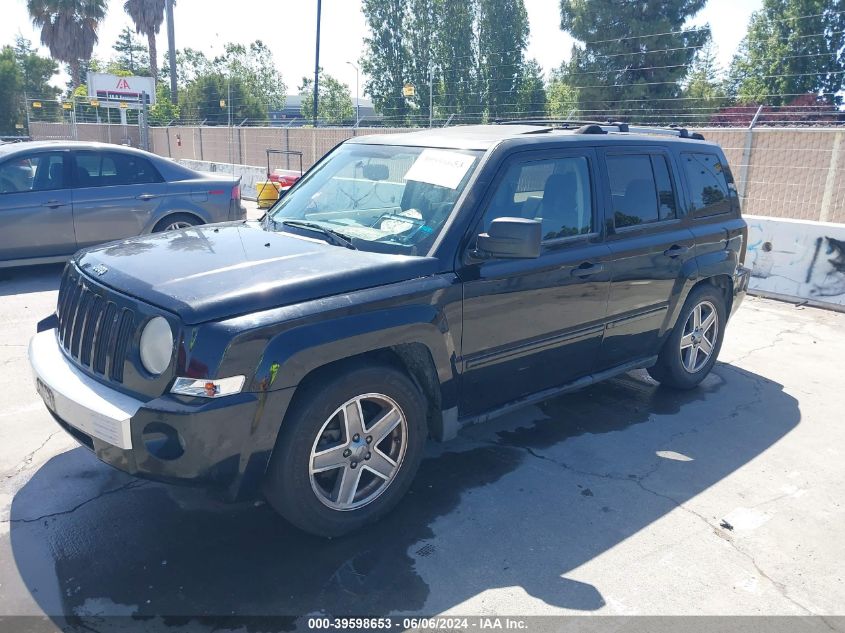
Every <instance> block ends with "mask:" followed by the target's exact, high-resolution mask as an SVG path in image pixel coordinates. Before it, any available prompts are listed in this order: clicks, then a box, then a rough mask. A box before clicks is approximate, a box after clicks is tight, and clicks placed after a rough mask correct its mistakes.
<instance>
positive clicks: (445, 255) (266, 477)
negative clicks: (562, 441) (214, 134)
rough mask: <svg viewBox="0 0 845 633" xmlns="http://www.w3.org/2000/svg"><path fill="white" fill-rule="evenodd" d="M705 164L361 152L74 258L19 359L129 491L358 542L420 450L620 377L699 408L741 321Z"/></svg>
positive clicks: (737, 273)
mask: <svg viewBox="0 0 845 633" xmlns="http://www.w3.org/2000/svg"><path fill="white" fill-rule="evenodd" d="M746 236H747V232H746V225H745V222H744V221H743V220H742V218H741V217H740V210H739V204H738V201H737V196H736V192H735V187H734V183H733V179H732V177H731V172H730V169H729V168H728V165H727V163H726V161H725V156H724V154H723V153H722V151H721V149H720V148H719V147H718V146H716V145H714V144H711V143H707V142H705V141H704V140H703V139H702V138H701V137H700V136H699V135H697V134H689V133H687V132H686V131H685V130H674V129H646V128H640V129H636V128H634V127H628V126H626V125H624V124H613V125H596V124H592V125H583V126H580V127H578V126H575V125H566V124H563V125H548V124H545V125H541V124H535V125H490V126H472V127H456V128H450V129H438V130H428V131H421V132H413V133H408V134H397V135H389V136H366V137H358V138H355V139H352V140H350V141H347V142H346V143H343V144H341V145H340V146H338V147H337V148H336V149H335V150H333V151H332V152H330V153H329V154H328V155H327V156H325V157H324V158H323V159H322V160H321V161H320V162H319V163H317V164H316V165H315V166H314V167H313V168H312V169H311V170H310V171H309V172H308V173H307V174H306V175H305V177H304V178H302V179H301V180H300V181H299V182H298V183H297V184H296V185H295V186H294V187H293V188H292V189H291V191H290V192H289V193H288V194H287V195H286V196H285V197H283V198H282V199H281V200H280V201H279V202H278V203H277V204H276V205H275V206H274V207H273V208H272V209H271V210H270V211H269V212H268V214H267V215H266V216H265V217H264V218H263V220H261V221H260V222H249V221H248V222H233V223H228V224H219V225H209V226H204V227H187V228H184V229H180V230H175V231H171V232H167V233H162V234H158V235H151V236H146V237H142V238H133V239H129V240H125V241H122V242H116V243H112V244H107V245H105V246H100V247H96V248H92V249H89V250H87V251H83V252H80V253H79V254H77V255H76V256H75V257H74V258H73V259H72V260H71V261H70V262H69V263H68V265H67V267H66V269H65V272H64V277H63V279H62V283H61V289H60V292H59V299H58V307H57V311H56V314H55V315H53V316H52V317H50V318H49V319H46V320H45V321H44V322H42V324H40V326H39V330H40V333H39V334H37V335H36V336H35V337H34V338H33V339H32V342H31V344H30V350H29V354H30V361H31V363H32V366H33V369H34V372H35V375H36V378H37V387H38V390H39V393H40V394H41V396H42V398H43V400H44V402H45V403H46V405H47V406H48V407H49V409H50V411H51V412H52V413H53V415H54V416H55V418H56V420H57V421H58V423H59V424H60V425H62V426H63V427H64V428H65V429H66V430H67V431H68V432H69V433H70V434H72V435H73V436H74V437H75V438H77V439H78V441H79V442H81V443H82V444H84V445H85V446H87V447H88V448H90V449H91V450H92V451H94V452H95V453H96V455H97V457H99V458H100V459H101V460H103V461H105V462H106V463H108V464H111V465H112V466H115V467H116V468H119V469H121V470H124V471H126V472H129V473H132V474H136V475H139V476H143V477H150V478H154V479H159V480H164V481H190V482H197V483H203V484H206V485H209V486H215V487H218V488H220V489H222V490H223V491H225V493H226V496H227V497H229V498H232V499H235V498H242V497H244V496H245V495H248V494H250V493H254V492H257V491H258V490H259V489H263V492H264V494H265V496H266V498H267V499H268V500H269V502H270V503H271V504H272V505H273V507H274V508H276V509H277V510H278V511H279V512H280V513H281V514H282V515H284V516H285V517H286V518H287V519H288V520H290V521H291V522H292V523H294V524H296V525H297V526H299V527H300V528H302V529H304V530H307V531H310V532H314V533H316V534H322V535H328V536H331V535H338V534H342V533H344V532H347V531H350V530H353V529H355V528H358V527H360V526H361V525H363V524H365V523H367V522H370V521H373V520H375V519H376V518H378V517H379V516H381V515H383V514H385V512H387V511H388V510H389V509H390V508H391V507H392V506H393V505H394V504H396V503H397V502H398V501H399V499H400V498H401V497H402V495H403V494H404V493H405V492H406V491H407V489H408V486H409V485H410V483H411V480H412V478H413V477H414V473H415V471H416V470H417V467H418V466H419V463H420V460H421V458H422V454H423V447H424V444H425V441H426V438H427V437H429V436H431V437H433V438H436V439H438V440H445V439H449V438H451V437H453V436H454V435H455V434H456V433H457V432H458V430H459V429H460V428H461V427H462V426H464V425H466V424H470V423H473V422H479V421H483V420H487V419H489V418H491V417H492V416H495V415H497V414H499V413H502V412H505V411H508V410H511V409H513V408H514V407H516V406H519V405H523V404H526V403H531V402H536V401H538V400H541V399H545V398H548V397H550V396H554V395H556V394H560V393H563V392H566V391H569V390H572V389H576V388H579V387H583V386H584V385H589V384H590V383H593V382H595V381H598V380H602V379H605V378H608V377H610V376H614V375H616V374H619V373H621V372H625V371H629V370H632V369H635V368H642V367H646V368H648V370H649V372H650V373H651V375H652V376H653V377H654V378H655V379H657V380H658V381H660V382H661V383H663V384H665V385H668V386H671V387H676V388H681V389H689V388H693V387H695V386H696V385H697V384H698V383H699V382H700V381H701V380H702V379H703V378H704V377H705V376H706V375H707V373H708V372H709V371H710V369H711V368H712V367H713V364H714V363H715V361H716V357H717V355H718V353H719V348H720V346H721V343H722V337H723V335H724V332H725V325H726V322H727V320H728V317H729V315H730V314H731V313H733V311H735V310H736V309H737V307H738V305H739V303H740V301H741V300H742V298H743V296H744V294H745V291H746V287H747V283H748V274H749V271H748V270H747V269H746V268H744V267H743V265H742V262H743V258H744V254H745V243H746Z"/></svg>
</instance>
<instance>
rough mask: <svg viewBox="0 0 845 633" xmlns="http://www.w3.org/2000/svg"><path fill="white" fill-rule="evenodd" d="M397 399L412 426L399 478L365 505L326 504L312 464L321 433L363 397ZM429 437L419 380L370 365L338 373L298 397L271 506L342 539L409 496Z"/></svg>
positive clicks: (284, 435) (279, 453) (274, 470)
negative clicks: (342, 408)
mask: <svg viewBox="0 0 845 633" xmlns="http://www.w3.org/2000/svg"><path fill="white" fill-rule="evenodd" d="M373 392H375V393H381V394H384V395H386V396H388V397H390V398H391V399H392V400H394V401H395V402H396V403H397V404H398V405H399V407H400V408H401V409H402V412H403V413H404V415H405V419H406V421H407V424H408V438H407V446H406V448H405V457H404V459H403V460H402V465H401V466H400V468H399V472H398V473H397V474H396V478H395V479H394V480H393V482H392V483H391V484H390V485H389V486H388V487H387V489H386V490H385V491H384V492H383V493H382V494H381V495H380V496H379V497H378V498H377V499H375V500H374V501H372V502H371V503H369V504H367V505H366V506H364V507H362V508H359V509H356V510H348V511H340V510H333V509H331V508H329V507H327V506H325V505H324V504H323V503H322V502H321V501H320V500H319V499H318V498H317V496H316V494H315V493H314V491H313V489H312V488H311V478H310V474H309V469H308V466H309V460H310V458H311V449H312V447H313V444H314V440H315V439H316V436H317V433H318V432H319V431H320V429H321V428H322V427H323V424H325V422H326V420H327V419H328V417H329V416H330V415H331V414H332V413H333V412H334V411H335V410H336V409H337V408H338V407H339V406H340V405H341V404H343V403H344V402H346V401H348V400H350V399H352V398H354V397H355V396H358V395H361V394H364V393H373ZM426 436H427V424H426V406H425V400H424V399H423V397H422V395H421V394H420V391H419V389H418V388H417V387H416V385H415V384H414V382H413V381H412V380H411V379H410V378H408V377H407V376H406V375H405V374H404V373H402V372H401V371H399V370H397V369H395V368H393V367H391V366H387V365H368V366H361V367H357V368H353V369H352V370H351V371H346V372H343V373H341V374H338V375H335V376H333V377H332V378H330V379H329V380H327V381H326V382H323V383H321V384H320V385H319V386H317V387H311V388H307V389H306V390H305V391H304V392H303V393H302V394H301V396H300V397H298V398H297V400H296V402H295V404H294V406H293V408H292V409H291V410H290V412H289V413H288V415H286V416H285V420H284V421H283V423H282V430H281V432H280V434H279V438H278V440H277V442H276V448H275V450H274V451H273V455H272V457H271V459H270V466H269V468H268V472H267V478H266V480H265V486H264V489H265V496H266V497H267V500H268V501H269V502H270V505H272V506H273V508H274V509H275V510H276V511H277V512H279V513H280V514H281V515H282V516H283V517H285V518H286V519H287V520H288V521H289V522H290V523H292V524H294V525H295V526H297V527H299V528H300V529H302V530H304V531H306V532H311V533H313V534H318V535H321V536H328V537H331V536H340V535H342V534H345V533H347V532H351V531H354V530H356V529H358V528H360V527H362V526H363V525H366V524H368V523H371V522H373V521H376V520H377V519H378V518H380V517H381V516H383V515H384V514H385V513H387V512H388V511H389V510H390V509H392V508H393V507H394V506H395V505H396V503H398V502H399V500H400V499H401V498H402V497H403V496H404V494H405V493H406V492H407V490H408V488H409V487H410V485H411V482H412V481H413V478H414V475H415V474H416V471H417V469H418V467H419V464H420V462H421V461H422V456H423V451H424V448H425V440H426Z"/></svg>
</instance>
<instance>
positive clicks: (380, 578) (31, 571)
mask: <svg viewBox="0 0 845 633" xmlns="http://www.w3.org/2000/svg"><path fill="white" fill-rule="evenodd" d="M799 419H800V414H799V410H798V407H797V402H796V401H795V400H794V399H793V398H792V397H790V396H789V395H787V394H785V393H784V392H783V390H782V387H781V385H779V384H777V383H774V382H772V381H769V380H767V379H764V378H762V377H760V376H757V375H754V374H750V373H747V372H745V371H743V370H740V369H737V368H734V367H731V366H728V365H723V364H720V365H718V366H717V368H716V370H715V372H714V374H713V375H711V377H710V378H708V380H707V381H706V383H705V385H704V386H703V387H702V388H700V389H698V390H696V391H693V392H686V393H678V392H672V391H667V390H664V389H661V388H658V387H657V386H656V385H655V384H654V383H653V382H651V381H650V380H648V379H647V378H645V377H644V376H643V374H641V373H638V374H633V375H628V376H624V377H622V378H620V379H616V380H612V381H609V382H606V383H603V384H599V385H595V386H593V387H591V388H588V389H585V390H584V391H581V392H579V393H575V394H571V395H567V396H563V397H560V398H557V399H555V400H551V401H549V402H546V403H544V404H543V405H541V406H540V407H535V408H531V409H526V410H524V411H522V412H519V413H517V414H515V415H511V416H510V417H509V418H507V419H502V420H500V421H496V422H493V423H491V424H488V425H483V426H479V427H473V428H470V429H466V430H465V431H464V432H463V433H462V436H461V438H459V440H457V441H456V443H455V444H453V445H450V444H446V445H442V446H433V447H432V448H431V450H430V451H429V455H430V456H429V457H428V458H427V459H426V460H425V461H424V463H423V465H422V468H421V471H420V473H419V475H418V476H417V478H416V481H415V484H414V486H413V489H412V491H411V493H410V494H409V495H408V496H407V498H406V499H405V500H404V501H403V502H402V503H401V505H400V506H399V507H398V509H397V510H396V511H394V512H393V513H392V514H391V515H390V516H389V517H388V518H387V519H386V520H384V521H382V522H381V523H379V524H377V525H374V526H371V527H370V528H368V529H366V530H365V531H363V532H361V533H358V534H355V535H352V536H349V537H344V538H341V539H335V540H331V541H327V540H322V539H319V538H315V537H310V536H307V535H304V534H302V533H300V532H298V531H296V530H295V529H293V528H291V527H290V526H288V525H287V524H286V523H285V522H284V521H282V520H281V519H279V518H278V517H277V516H276V515H274V514H273V512H272V511H271V510H270V509H269V508H268V507H267V506H266V505H256V504H252V503H250V504H240V505H223V504H219V503H217V502H215V501H214V500H212V499H211V498H210V496H209V495H207V494H206V493H204V492H203V491H201V490H195V489H185V488H177V487H168V486H164V485H160V484H154V483H147V482H139V481H137V480H133V479H131V478H129V477H126V476H124V475H123V474H121V473H119V472H117V471H114V470H111V469H110V468H109V467H107V466H105V465H103V464H101V463H99V462H98V461H97V460H96V459H95V458H94V457H93V456H92V455H91V454H89V453H88V452H87V451H85V450H84V449H81V448H79V449H75V450H71V451H69V452H67V453H64V454H61V455H58V456H56V457H54V458H53V459H51V460H50V461H49V462H47V463H46V464H45V465H44V466H43V467H42V468H40V469H39V470H38V471H37V472H36V473H35V474H34V476H33V477H32V479H31V480H30V481H29V482H28V483H27V484H26V485H25V486H24V487H23V488H22V489H21V490H20V491H19V492H18V493H17V495H16V496H15V498H14V501H13V505H12V512H11V518H12V523H11V532H10V537H9V538H10V539H11V548H12V551H13V555H14V560H15V563H16V565H17V568H18V573H19V574H20V576H21V578H22V579H23V582H25V583H26V587H27V589H28V590H29V592H30V594H31V595H32V596H33V597H34V599H35V600H36V601H37V603H38V605H39V607H40V608H41V609H42V610H43V611H44V612H45V613H48V614H50V615H53V616H61V615H62V614H65V615H86V614H91V615H94V614H102V613H113V614H134V615H136V616H147V615H149V616H152V615H158V616H165V618H164V622H166V623H168V624H172V625H178V624H183V623H185V622H186V618H185V617H184V616H189V615H194V616H196V615H199V614H202V615H234V616H235V617H236V619H237V620H238V621H242V623H244V624H246V625H247V628H249V622H250V616H257V615H264V614H270V615H275V616H279V615H290V616H296V615H302V614H308V613H326V614H331V615H349V614H366V615H370V616H374V615H385V614H389V613H396V612H402V613H418V612H421V611H422V612H424V613H428V614H431V613H433V612H439V611H442V610H444V609H447V608H449V607H452V606H454V605H456V604H459V603H461V602H462V601H465V600H467V599H469V598H471V597H473V596H475V595H477V594H479V593H480V592H482V591H484V590H487V589H491V588H495V587H500V586H520V587H522V588H524V590H525V591H526V592H527V593H528V594H529V595H531V596H533V597H534V598H538V599H540V600H542V601H544V602H545V603H547V604H548V605H552V606H555V607H565V608H569V609H575V610H579V611H594V610H596V609H599V608H601V607H602V606H603V605H604V599H603V597H602V595H601V587H594V586H592V585H589V584H584V583H581V582H577V581H574V580H569V579H567V578H565V575H566V574H567V572H568V571H570V570H573V569H575V568H577V567H578V566H580V565H582V564H584V563H585V562H587V561H589V560H591V559H592V558H594V557H596V556H598V555H599V554H602V553H603V552H605V551H607V550H608V549H610V548H612V547H613V546H615V545H617V544H619V543H620V542H621V541H623V540H625V539H626V538H628V537H630V536H631V535H632V534H634V533H636V532H638V531H639V530H642V529H643V528H645V527H647V526H648V525H649V524H650V523H652V522H654V521H656V520H657V519H659V518H660V517H662V516H663V515H665V514H666V513H667V512H669V511H670V510H672V509H673V508H675V507H676V506H677V504H679V503H683V502H685V501H686V500H688V499H690V498H691V497H693V496H695V495H696V494H698V493H700V492H701V491H703V490H705V489H706V488H708V487H709V486H712V485H713V484H715V483H716V482H718V481H720V480H721V479H723V478H724V477H726V476H727V475H729V474H730V473H732V472H734V471H735V470H737V469H738V468H741V467H742V466H743V465H744V464H746V463H748V462H749V461H750V460H752V459H754V458H755V457H756V456H757V455H759V454H760V453H762V452H763V451H765V450H766V449H768V448H769V447H770V446H772V445H773V444H774V443H775V442H777V441H778V439H780V438H781V437H783V436H784V434H786V433H787V432H789V431H790V430H791V429H793V428H794V427H795V426H796V425H797V424H798V422H799ZM666 450H671V451H675V452H676V453H679V454H683V455H685V456H690V458H691V461H678V460H666V459H662V458H661V457H660V456H658V455H657V451H666ZM4 538H5V537H4ZM447 554H448V555H447ZM438 555H439V556H441V558H440V559H439V560H438ZM432 570H434V571H432ZM438 570H440V571H438ZM291 623H292V621H291ZM259 628H260V627H259Z"/></svg>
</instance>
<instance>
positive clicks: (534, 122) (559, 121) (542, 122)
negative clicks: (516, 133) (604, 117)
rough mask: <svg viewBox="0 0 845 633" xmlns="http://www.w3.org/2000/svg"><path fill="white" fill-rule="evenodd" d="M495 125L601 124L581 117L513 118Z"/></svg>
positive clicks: (552, 125) (563, 125)
mask: <svg viewBox="0 0 845 633" xmlns="http://www.w3.org/2000/svg"><path fill="white" fill-rule="evenodd" d="M605 123H606V122H605ZM496 124H497V125H544V126H546V127H555V126H558V127H568V128H572V127H579V126H581V125H591V124H596V125H602V124H603V123H602V122H601V121H584V120H581V119H522V120H519V119H513V120H510V119H509V120H507V121H496Z"/></svg>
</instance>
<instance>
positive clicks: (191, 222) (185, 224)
mask: <svg viewBox="0 0 845 633" xmlns="http://www.w3.org/2000/svg"><path fill="white" fill-rule="evenodd" d="M199 224H202V221H201V220H199V219H198V218H197V217H196V216H193V215H189V214H187V213H175V214H173V215H168V216H166V217H163V218H162V219H161V220H159V221H158V222H156V225H155V226H154V227H153V233H161V232H163V231H173V230H178V229H187V228H189V227H191V226H197V225H199Z"/></svg>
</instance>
